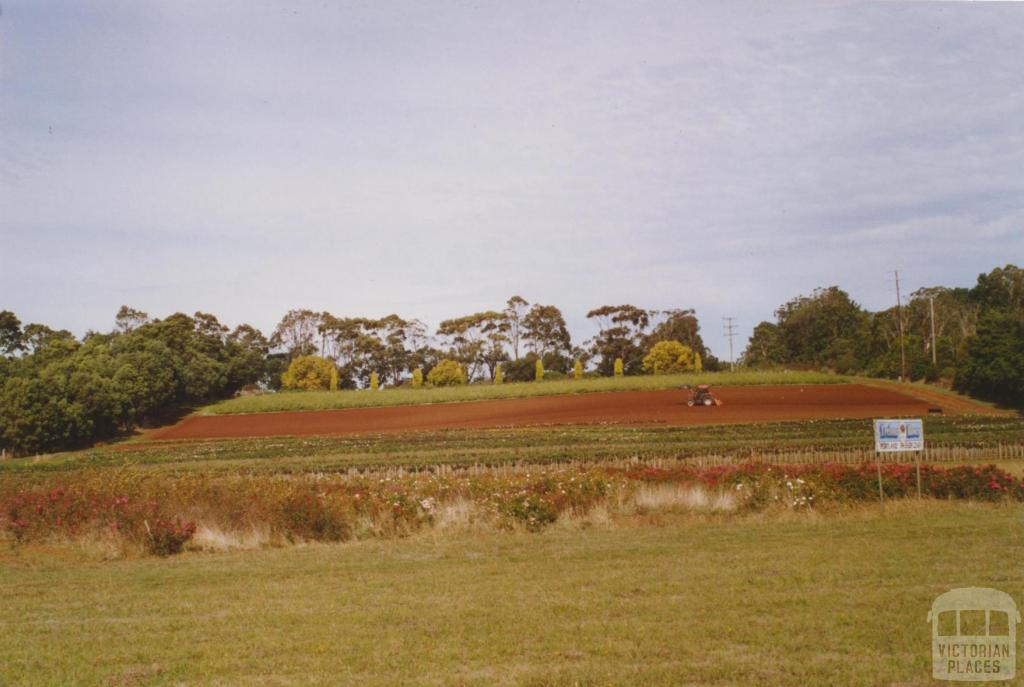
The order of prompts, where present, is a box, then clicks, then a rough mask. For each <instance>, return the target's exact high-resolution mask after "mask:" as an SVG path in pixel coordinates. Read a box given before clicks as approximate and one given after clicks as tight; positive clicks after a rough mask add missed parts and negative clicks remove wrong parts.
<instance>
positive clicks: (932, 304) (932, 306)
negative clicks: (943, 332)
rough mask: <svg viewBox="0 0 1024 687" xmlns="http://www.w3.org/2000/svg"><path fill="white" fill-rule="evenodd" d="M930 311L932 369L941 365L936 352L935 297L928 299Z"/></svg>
mask: <svg viewBox="0 0 1024 687" xmlns="http://www.w3.org/2000/svg"><path fill="white" fill-rule="evenodd" d="M928 309H929V310H930V311H931V315H932V367H935V366H936V365H938V364H939V362H938V355H937V353H936V350H935V296H929V297H928Z"/></svg>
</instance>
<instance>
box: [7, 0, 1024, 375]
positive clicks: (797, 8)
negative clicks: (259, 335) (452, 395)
mask: <svg viewBox="0 0 1024 687" xmlns="http://www.w3.org/2000/svg"><path fill="white" fill-rule="evenodd" d="M5 10H6V11H5V12H4V15H3V17H0V33H2V35H3V38H4V40H3V41H2V43H0V50H2V51H3V52H2V55H0V57H2V61H3V64H4V71H3V73H2V75H0V93H2V96H3V102H4V107H3V109H2V110H0V238H2V239H3V245H2V247H0V292H2V293H3V294H4V301H5V302H4V304H3V307H7V308H12V309H14V310H15V311H17V312H18V313H19V315H20V316H21V317H22V319H26V320H42V321H46V322H49V323H51V324H54V325H58V326H65V327H69V328H72V329H74V330H76V331H79V332H81V331H84V330H85V329H86V328H90V327H93V328H102V327H106V326H108V325H109V322H110V320H111V319H112V317H113V313H114V312H115V311H116V309H117V307H118V306H120V305H121V304H122V303H130V304H132V305H135V306H136V307H141V308H143V309H146V310H149V311H151V312H153V313H154V314H167V313H169V312H172V311H174V310H186V311H191V310H197V309H202V310H205V311H212V312H216V313H217V314H218V315H220V316H222V317H223V318H224V319H225V320H227V321H229V322H232V323H236V322H239V321H243V320H245V321H250V322H252V323H253V324H256V325H257V326H260V327H262V328H265V329H269V328H271V327H272V326H273V324H274V323H275V322H276V320H277V319H278V318H279V317H280V315H281V314H283V313H284V312H285V311H286V310H287V309H289V308H293V307H313V308H317V309H327V310H330V311H332V312H336V313H338V314H348V313H352V314H385V313H389V312H399V313H401V314H403V315H408V316H418V317H420V318H422V319H424V320H426V321H428V322H432V323H434V324H436V323H437V322H438V321H440V319H443V318H445V317H450V316H453V315H458V314H461V313H465V312H469V311H473V310H477V309H485V308H486V309H490V308H494V307H497V306H500V305H501V304H502V303H503V302H504V300H505V299H506V298H507V297H508V296H509V295H511V294H512V293H522V294H523V295H524V296H526V297H527V298H529V299H530V300H538V301H541V302H546V303H554V304H556V305H559V306H560V307H561V308H562V309H563V311H565V313H566V316H567V317H568V319H569V321H570V324H571V325H572V328H573V331H574V334H575V335H576V337H577V338H578V339H582V338H585V337H586V336H589V334H590V333H592V326H591V324H590V323H588V322H587V321H586V319H585V317H584V314H585V313H586V311H587V310H589V309H590V308H592V307H595V306H597V305H600V304H603V303H611V302H614V303H619V302H635V303H637V304H639V305H643V306H647V307H652V308H669V307H694V308H696V309H697V311H698V314H699V315H700V316H701V318H702V322H703V324H704V332H705V336H706V338H707V339H708V342H709V343H710V344H711V345H712V347H713V348H714V350H715V351H716V352H717V353H718V354H720V355H721V354H723V352H724V351H726V350H727V343H726V342H725V340H724V339H723V338H722V337H721V336H720V322H721V317H723V316H725V315H734V316H737V317H738V318H739V322H740V325H741V331H742V332H744V333H746V332H749V331H750V329H752V328H753V326H754V325H755V324H756V323H757V321H759V320H761V319H767V318H770V317H771V313H772V312H773V310H774V309H775V308H776V307H777V306H778V305H780V304H781V303H783V302H784V301H786V300H788V299H789V298H791V297H793V296H796V295H798V294H800V293H808V292H810V291H811V290H812V289H813V288H815V287H816V286H823V285H829V284H839V285H841V286H843V287H845V288H847V289H849V290H850V291H851V293H852V295H853V296H854V298H856V299H857V300H859V301H861V302H863V303H865V304H866V305H869V306H871V307H884V306H886V305H887V304H888V300H889V298H890V294H889V287H888V285H887V283H886V273H887V271H888V270H890V269H893V268H897V267H898V268H901V269H903V270H904V274H905V278H906V279H907V280H908V282H909V283H910V286H911V287H915V286H922V285H927V284H935V283H944V284H957V285H967V284H970V283H971V282H972V281H973V279H974V277H975V275H976V274H977V273H979V272H981V271H985V270H988V269H990V268H991V267H993V266H995V265H997V264H1002V263H1005V262H1006V260H1007V256H1011V255H1014V254H1024V253H1022V252H1021V249H1022V248H1024V245H1022V241H1024V239H1022V238H1021V237H1022V235H1024V231H1022V230H1021V220H1022V219H1024V208H1022V202H1021V200H1020V199H1021V198H1022V197H1024V195H1022V193H1021V192H1022V191H1024V188H1022V185H1024V179H1022V178H1021V177H1020V174H1019V170H1020V169H1021V167H1022V162H1024V116H1022V115H1024V75H1022V73H1021V72H1020V70H1019V69H1018V68H1017V66H1016V65H1017V59H1016V58H1017V56H1018V46H1019V45H1020V44H1021V43H1022V39H1024V14H1022V11H1021V10H1020V9H1019V8H1018V7H1016V6H1013V5H1011V4H1006V5H1002V4H1000V5H989V4H984V5H983V4H975V3H966V4H962V5H955V4H919V3H909V4H899V3H881V4H874V3H850V4H837V3H809V4H807V3H787V4H785V5H764V4H760V3H751V4H735V3H728V4H707V3H694V4H679V3H657V2H653V3H637V4H630V5H623V4H621V3H586V4H583V5H580V4H571V3H516V4H515V5H507V4H504V3H478V4H473V5H445V4H430V5H422V4H420V3H408V4H403V3H384V4H381V3H368V4H364V3H327V4H323V3H320V2H308V3H304V2H291V3H288V4H286V5H283V6H272V5H257V6H253V5H252V4H251V3H232V2H228V3H181V2H175V3H170V2H166V3H165V2H154V3H145V4H140V5H124V4H123V3H96V4H90V5H88V6H83V5H80V4H78V3H71V2H33V3H24V4H15V5H14V6H11V7H8V6H5ZM908 243H909V244H911V246H910V247H911V250H899V251H889V252H886V251H879V250H878V247H879V245H882V246H892V245H894V244H900V245H901V246H903V247H905V246H906V244H908ZM894 263H899V264H894Z"/></svg>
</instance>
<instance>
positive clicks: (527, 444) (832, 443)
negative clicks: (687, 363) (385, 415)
mask: <svg viewBox="0 0 1024 687" xmlns="http://www.w3.org/2000/svg"><path fill="white" fill-rule="evenodd" d="M925 436H926V439H927V442H928V446H929V447H932V448H937V447H962V448H987V447H997V446H1000V445H1024V419H1021V418H1013V417H983V416H950V417H927V418H925ZM871 446H872V428H871V421H870V420H810V421H802V422H777V423H764V424H744V425H720V426H692V427H621V426H620V427H617V426H601V427H552V428H529V429H491V430H457V431H452V430H448V431H435V432H417V433H405V434H378V435H355V436H339V437H267V438H250V439H223V440H202V441H165V442H155V443H150V444H131V443H127V444H120V445H111V446H104V447H98V448H94V449H91V450H87V451H79V452H76V453H64V454H57V455H54V456H50V457H46V458H42V459H32V458H21V459H17V460H7V461H0V475H2V474H7V475H13V474H16V473H22V474H26V473H49V472H54V471H58V472H60V471H68V470H77V469H80V468H87V467H88V468H96V467H126V468H132V469H146V470H162V471H174V472H203V473H210V474H212V473H223V472H232V471H237V470H244V471H247V472H254V471H259V472H281V473H298V472H332V471H338V470H346V469H349V468H360V469H363V468H370V467H382V466H390V467H398V466H401V467H407V468H417V467H428V466H432V465H440V464H445V465H459V464H462V465H465V464H484V465H502V464H508V463H558V462H573V461H598V460H605V459H613V458H630V457H633V456H638V457H643V458H662V457H664V458H685V457H695V456H706V455H712V454H713V455H718V456H732V457H737V458H743V459H746V458H756V457H757V456H759V455H764V454H773V453H785V452H796V451H831V450H855V449H870V448H871Z"/></svg>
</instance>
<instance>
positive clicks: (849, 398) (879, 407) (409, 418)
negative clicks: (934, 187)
mask: <svg viewBox="0 0 1024 687" xmlns="http://www.w3.org/2000/svg"><path fill="white" fill-rule="evenodd" d="M367 393H370V392H367ZM379 393H387V392H386V391H382V392H379ZM714 393H715V395H716V396H717V397H718V398H719V399H720V400H721V401H722V403H723V405H721V406H718V407H711V408H704V407H697V408H690V407H688V406H687V405H686V400H687V398H689V394H688V392H686V391H681V390H669V391H616V392H607V393H586V394H577V395H571V396H542V397H535V398H516V399H508V400H500V401H477V402H472V403H442V404H435V405H419V406H396V407H390V408H353V409H347V410H315V411H306V412H288V413H251V414H246V415H207V416H193V417H188V418H185V419H184V420H182V421H181V422H179V423H178V424H176V425H173V426H171V427H168V428H167V429H163V430H158V431H156V432H154V433H153V434H152V435H150V438H151V439H205V438H222V437H257V436H284V435H293V436H310V435H332V434H356V433H373V432H411V431H417V430H437V429H468V428H481V427H530V426H541V425H595V424H631V425H650V424H664V425H710V424H735V423H743V422H770V421H773V420H809V419H816V418H869V417H886V416H898V415H911V416H919V415H924V414H927V412H928V408H929V404H928V403H927V402H924V401H920V400H917V399H914V398H910V397H909V396H904V395H902V394H898V393H896V392H893V391H888V390H886V389H879V388H873V387H867V386H861V385H859V384H824V385H808V386H797V385H788V386H747V387H740V386H733V387H722V388H720V389H715V390H714Z"/></svg>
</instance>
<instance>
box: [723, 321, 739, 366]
mask: <svg viewBox="0 0 1024 687" xmlns="http://www.w3.org/2000/svg"><path fill="white" fill-rule="evenodd" d="M722 333H723V334H724V335H725V336H727V337H728V338H729V370H730V371H734V370H735V369H736V359H735V356H734V355H733V348H732V339H733V337H734V336H736V318H735V317H723V318H722Z"/></svg>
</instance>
